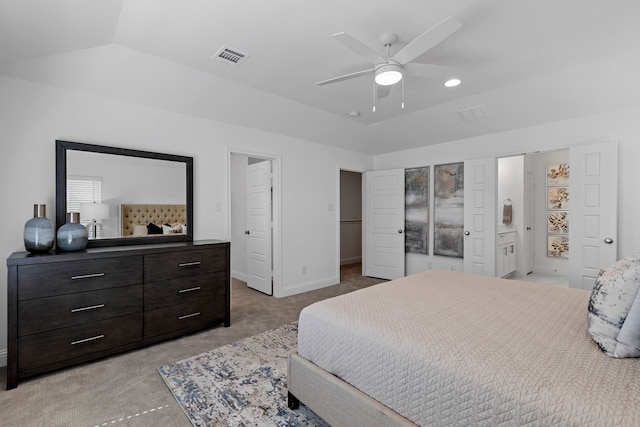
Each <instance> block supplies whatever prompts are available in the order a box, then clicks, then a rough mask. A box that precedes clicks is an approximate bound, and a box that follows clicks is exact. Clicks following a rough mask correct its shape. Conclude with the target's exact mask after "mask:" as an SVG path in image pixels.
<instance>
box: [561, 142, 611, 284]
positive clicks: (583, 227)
mask: <svg viewBox="0 0 640 427" xmlns="http://www.w3.org/2000/svg"><path fill="white" fill-rule="evenodd" d="M569 160H570V167H571V172H570V176H569V197H570V199H569V206H570V217H569V221H570V223H569V245H570V246H569V286H570V287H572V288H581V289H587V290H591V289H593V285H594V283H595V279H596V277H597V276H598V273H599V272H600V269H602V268H604V267H606V266H607V265H609V264H611V263H612V262H614V261H615V260H616V258H617V253H618V251H617V247H618V243H617V241H616V240H617V230H618V225H617V206H618V144H617V142H615V141H610V142H603V143H599V144H589V145H582V146H578V147H572V148H570V150H569Z"/></svg>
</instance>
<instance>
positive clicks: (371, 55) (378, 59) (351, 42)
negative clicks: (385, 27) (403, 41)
mask: <svg viewBox="0 0 640 427" xmlns="http://www.w3.org/2000/svg"><path fill="white" fill-rule="evenodd" d="M332 37H333V38H334V39H336V40H338V41H339V42H340V43H342V44H343V45H344V46H346V47H348V48H349V49H351V50H352V51H354V52H355V53H357V54H358V55H360V56H361V57H363V58H364V59H366V60H367V61H369V62H371V63H372V64H380V63H382V62H387V60H386V59H384V58H383V57H382V56H380V55H379V54H378V52H376V51H375V50H373V49H371V48H370V47H369V46H367V45H366V44H364V43H362V42H361V41H360V40H357V39H354V38H353V37H351V36H350V35H349V34H347V33H336V34H334V35H333V36H332Z"/></svg>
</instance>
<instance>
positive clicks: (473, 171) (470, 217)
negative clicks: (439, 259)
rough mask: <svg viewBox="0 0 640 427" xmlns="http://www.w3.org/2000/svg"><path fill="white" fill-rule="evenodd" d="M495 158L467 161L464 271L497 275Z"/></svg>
mask: <svg viewBox="0 0 640 427" xmlns="http://www.w3.org/2000/svg"><path fill="white" fill-rule="evenodd" d="M497 170H498V164H497V160H496V159H495V158H488V159H476V160H467V161H465V162H464V272H465V273H471V274H482V275H485V276H495V274H496V193H497V176H496V175H497V174H496V172H497Z"/></svg>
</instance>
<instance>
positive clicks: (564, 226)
mask: <svg viewBox="0 0 640 427" xmlns="http://www.w3.org/2000/svg"><path fill="white" fill-rule="evenodd" d="M547 231H548V232H549V233H557V234H568V233H569V212H568V211H547Z"/></svg>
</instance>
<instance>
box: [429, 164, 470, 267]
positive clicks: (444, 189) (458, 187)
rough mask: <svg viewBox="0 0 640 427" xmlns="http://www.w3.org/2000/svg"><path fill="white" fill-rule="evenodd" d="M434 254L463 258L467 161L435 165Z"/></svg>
mask: <svg viewBox="0 0 640 427" xmlns="http://www.w3.org/2000/svg"><path fill="white" fill-rule="evenodd" d="M433 171H434V178H433V180H434V190H433V193H434V194H433V203H434V205H433V208H434V214H433V215H434V218H433V220H434V231H433V234H434V237H433V239H434V241H433V253H434V255H443V256H450V257H457V258H462V257H463V255H464V253H463V244H464V235H463V226H464V163H451V164H446V165H436V166H434V169H433Z"/></svg>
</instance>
